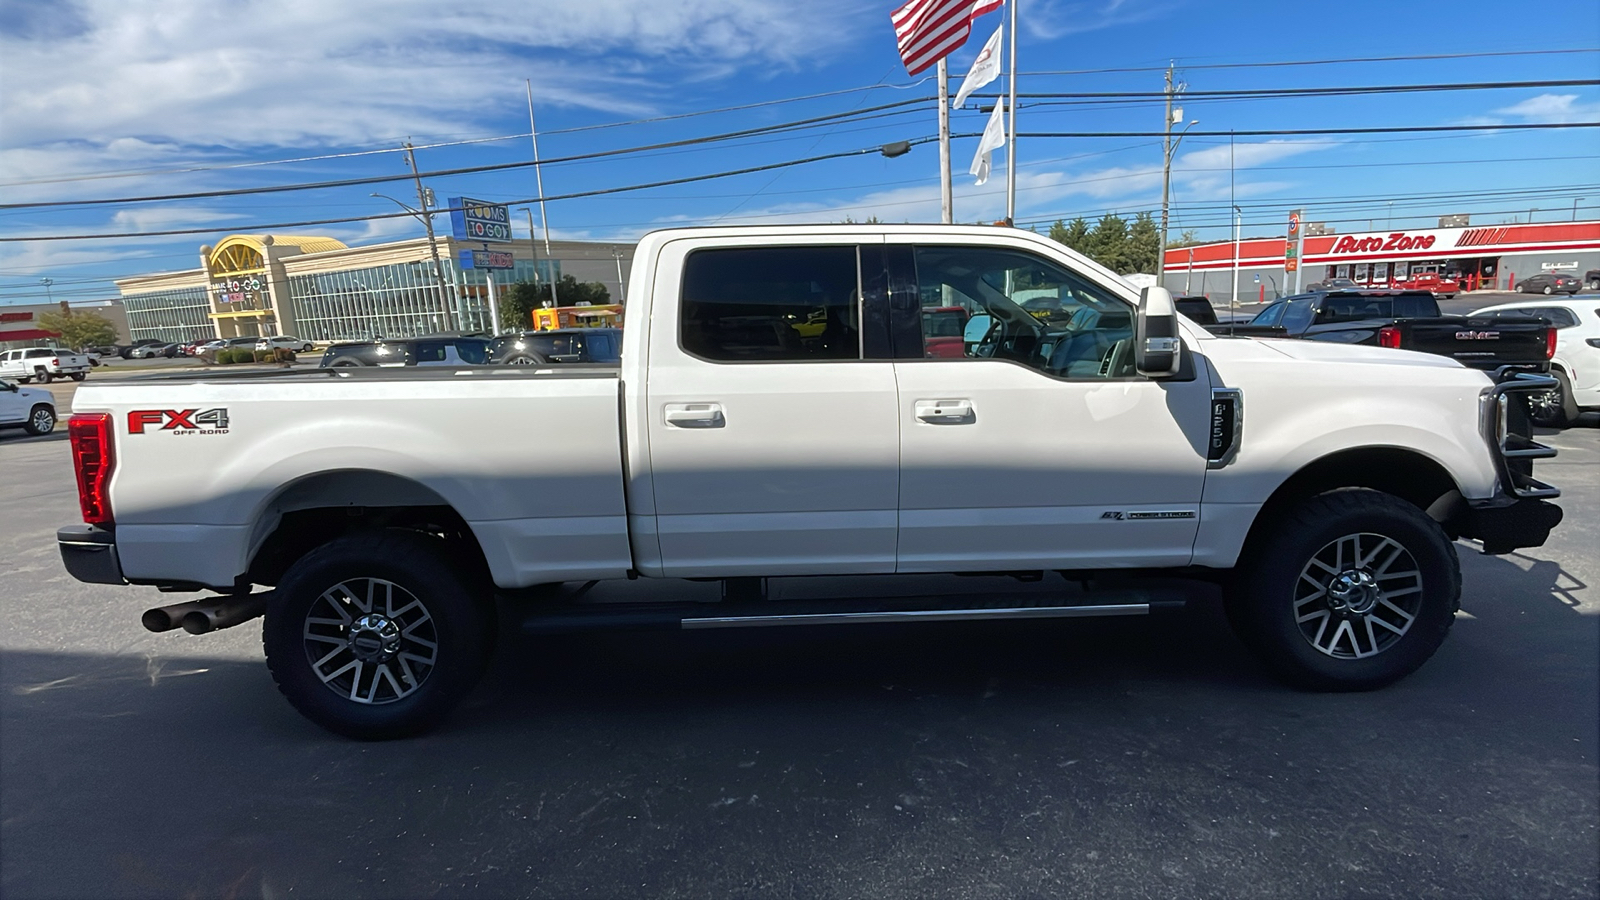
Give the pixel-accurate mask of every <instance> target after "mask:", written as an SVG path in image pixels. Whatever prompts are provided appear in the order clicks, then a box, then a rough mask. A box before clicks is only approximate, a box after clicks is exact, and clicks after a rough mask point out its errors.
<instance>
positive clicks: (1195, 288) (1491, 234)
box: [1163, 222, 1600, 303]
mask: <svg viewBox="0 0 1600 900" xmlns="http://www.w3.org/2000/svg"><path fill="white" fill-rule="evenodd" d="M1238 246H1239V263H1238V266H1239V276H1240V277H1239V297H1238V300H1239V302H1241V303H1248V302H1251V301H1255V300H1259V299H1266V298H1270V297H1272V296H1275V295H1277V294H1280V293H1290V292H1292V291H1294V290H1295V288H1296V286H1297V285H1300V286H1303V285H1308V284H1311V283H1312V282H1316V281H1322V280H1324V279H1327V278H1349V279H1351V280H1352V281H1355V282H1356V283H1357V284H1362V285H1368V286H1373V287H1388V286H1390V285H1391V284H1393V283H1395V282H1399V281H1404V280H1406V279H1408V278H1412V277H1415V276H1416V275H1418V274H1421V273H1424V272H1435V273H1438V274H1440V275H1444V276H1447V277H1450V278H1453V279H1455V280H1457V281H1458V282H1459V283H1460V284H1461V287H1462V290H1468V291H1472V290H1514V289H1515V285H1516V284H1517V283H1518V282H1520V281H1522V280H1523V279H1525V278H1527V277H1528V276H1529V275H1536V274H1538V273H1540V272H1551V271H1555V272H1564V273H1566V274H1570V275H1577V276H1580V277H1581V276H1582V275H1583V274H1584V273H1585V272H1586V271H1588V270H1590V269H1597V268H1600V222H1557V223H1550V224H1533V225H1489V226H1482V227H1465V228H1429V229H1420V230H1413V229H1407V230H1389V231H1372V232H1363V233H1358V234H1325V235H1317V236H1314V237H1306V238H1304V240H1303V241H1302V242H1301V248H1300V259H1301V265H1300V271H1299V272H1298V273H1290V272H1286V271H1285V269H1284V248H1285V246H1286V242H1285V239H1283V238H1272V239H1252V240H1245V241H1240V242H1239V245H1238ZM1233 251H1234V242H1232V241H1222V242H1218V243H1214V244H1200V245H1197V246H1194V247H1180V248H1174V249H1169V250H1168V251H1167V253H1166V265H1165V267H1164V272H1165V279H1164V281H1163V283H1164V284H1165V285H1166V286H1167V287H1168V288H1169V289H1171V290H1173V291H1180V290H1181V291H1184V292H1185V293H1195V294H1206V295H1207V296H1211V297H1213V298H1217V297H1220V298H1221V299H1223V300H1224V301H1226V299H1227V297H1228V295H1229V291H1230V290H1231V288H1232V276H1233V268H1234V252H1233ZM1297 275H1298V279H1297V277H1296V276H1297ZM1269 285H1270V288H1269Z"/></svg>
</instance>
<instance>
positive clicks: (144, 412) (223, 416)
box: [128, 407, 228, 434]
mask: <svg viewBox="0 0 1600 900" xmlns="http://www.w3.org/2000/svg"><path fill="white" fill-rule="evenodd" d="M146 428H149V429H152V430H156V431H170V432H172V433H173V434H227V433H228V411H227V409H225V408H222V407H218V408H216V409H207V410H203V411H202V410H198V409H135V410H132V411H130V412H129V413H128V433H129V434H144V433H145V429H146Z"/></svg>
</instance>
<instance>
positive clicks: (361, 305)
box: [289, 259, 561, 341]
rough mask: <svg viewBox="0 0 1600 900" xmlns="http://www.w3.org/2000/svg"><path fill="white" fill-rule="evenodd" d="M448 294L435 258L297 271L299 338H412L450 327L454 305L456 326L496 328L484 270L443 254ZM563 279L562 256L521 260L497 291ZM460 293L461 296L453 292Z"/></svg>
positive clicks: (292, 282)
mask: <svg viewBox="0 0 1600 900" xmlns="http://www.w3.org/2000/svg"><path fill="white" fill-rule="evenodd" d="M442 262H443V263H444V266H445V290H444V293H443V299H442V300H441V294H440V290H439V284H438V281H437V279H436V278H435V277H434V274H433V263H432V261H431V260H429V261H421V262H407V263H391V264H388V265H380V266H369V267H366V268H357V269H341V270H339V271H332V272H318V273H315V274H309V275H290V276H289V295H290V303H291V305H292V309H293V312H294V322H295V328H296V329H297V333H296V334H295V336H296V337H299V338H304V339H306V340H308V341H355V340H370V339H372V338H375V337H391V338H392V337H411V336H414V335H419V334H429V333H433V332H439V331H445V330H447V327H448V326H447V325H446V323H445V317H444V310H445V309H446V307H447V306H448V308H449V309H450V310H451V311H452V315H453V318H454V320H455V321H454V330H459V331H467V332H472V331H484V332H487V331H489V330H490V327H491V324H492V322H491V318H490V314H489V289H488V282H487V279H486V277H485V275H486V272H485V271H484V270H481V269H459V268H457V267H456V265H455V261H454V260H452V259H443V260H442ZM536 276H537V277H538V278H539V279H540V280H541V281H542V280H548V279H550V278H552V277H554V278H560V277H561V262H560V260H548V259H541V260H539V261H538V265H537V269H536V268H535V265H534V261H532V260H525V259H519V260H516V268H514V269H509V270H498V271H496V273H495V287H496V289H497V291H498V290H499V289H502V288H503V287H505V286H509V285H510V284H513V283H515V282H518V281H529V282H531V281H533V280H534V279H535V277H536ZM456 294H459V296H452V295H456Z"/></svg>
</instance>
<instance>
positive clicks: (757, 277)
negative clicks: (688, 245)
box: [678, 244, 862, 363]
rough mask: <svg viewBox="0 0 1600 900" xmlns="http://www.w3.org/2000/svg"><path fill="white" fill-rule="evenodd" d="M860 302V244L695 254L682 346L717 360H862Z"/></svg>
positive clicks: (689, 267)
mask: <svg viewBox="0 0 1600 900" xmlns="http://www.w3.org/2000/svg"><path fill="white" fill-rule="evenodd" d="M860 298H861V290H860V276H859V273H858V260H857V250H856V247H855V245H854V244H851V245H848V246H828V245H819V246H797V247H725V248H708V249H703V250H695V251H692V252H690V253H689V255H688V256H687V257H686V258H685V260H684V268H683V294H682V306H681V309H680V314H679V331H678V338H679V343H680V345H681V346H682V347H683V350H684V351H685V352H686V353H689V354H690V355H692V356H696V357H698V358H700V359H704V360H708V361H711V362H727V363H737V362H797V361H812V360H847V359H860V358H861V355H862V354H861V306H860Z"/></svg>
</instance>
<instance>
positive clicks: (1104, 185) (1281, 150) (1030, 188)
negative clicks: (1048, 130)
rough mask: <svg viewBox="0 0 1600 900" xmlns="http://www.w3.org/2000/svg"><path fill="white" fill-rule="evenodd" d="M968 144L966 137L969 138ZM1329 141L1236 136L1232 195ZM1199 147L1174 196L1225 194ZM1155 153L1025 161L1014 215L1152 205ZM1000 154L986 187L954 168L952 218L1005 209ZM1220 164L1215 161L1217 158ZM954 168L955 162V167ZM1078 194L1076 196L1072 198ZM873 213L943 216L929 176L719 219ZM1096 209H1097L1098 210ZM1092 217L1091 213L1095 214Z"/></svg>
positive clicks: (1278, 187)
mask: <svg viewBox="0 0 1600 900" xmlns="http://www.w3.org/2000/svg"><path fill="white" fill-rule="evenodd" d="M966 144H967V145H968V146H970V144H971V142H970V141H968V142H966ZM1327 146H1329V145H1328V144H1325V143H1314V142H1296V141H1265V142H1253V143H1240V144H1237V145H1236V147H1235V168H1236V170H1237V172H1238V174H1239V177H1240V179H1241V180H1239V181H1238V182H1237V184H1235V185H1233V186H1232V188H1231V192H1232V195H1233V196H1234V197H1235V198H1237V199H1247V198H1250V197H1256V196H1262V195H1265V194H1272V193H1275V192H1278V191H1282V190H1286V189H1289V188H1291V187H1293V186H1294V185H1293V184H1292V183H1290V182H1284V181H1260V180H1251V179H1250V178H1248V177H1247V174H1248V172H1249V171H1250V170H1251V169H1252V168H1254V167H1257V166H1262V165H1265V164H1267V163H1269V162H1272V161H1275V160H1279V159H1284V158H1286V157H1290V156H1295V155H1298V154H1300V153H1307V152H1311V151H1314V150H1320V149H1324V148H1326V147H1327ZM1221 151H1222V152H1221V154H1220V155H1219V154H1218V153H1217V148H1206V149H1204V150H1198V151H1195V152H1193V153H1190V154H1185V155H1184V156H1183V157H1181V158H1180V159H1181V163H1180V164H1179V165H1175V166H1174V168H1173V196H1174V198H1175V201H1176V198H1178V197H1179V195H1180V193H1181V197H1182V199H1183V200H1188V201H1195V200H1211V199H1219V198H1226V197H1228V196H1229V194H1230V186H1229V184H1228V175H1227V172H1226V171H1223V172H1222V173H1221V175H1220V176H1219V175H1217V174H1216V173H1214V172H1201V171H1196V170H1200V169H1215V168H1224V169H1225V167H1226V166H1227V164H1228V157H1227V152H1228V148H1227V147H1226V146H1223V147H1222V148H1221ZM962 152H963V149H962V145H959V144H958V145H957V147H956V149H955V156H956V157H957V160H958V161H959V160H960V159H961V157H962ZM1155 155H1156V157H1157V160H1156V161H1155V162H1152V163H1151V164H1149V165H1145V166H1113V167H1108V168H1103V169H1091V170H1085V171H1080V172H1070V171H1066V170H1063V169H1054V168H1036V167H1028V166H1025V167H1024V168H1023V169H1022V171H1021V172H1019V173H1018V178H1017V217H1018V218H1019V219H1024V220H1026V219H1031V218H1035V217H1037V216H1038V215H1055V214H1057V212H1056V211H1057V210H1060V209H1061V208H1062V206H1063V204H1068V203H1071V204H1072V205H1074V206H1080V207H1088V208H1097V209H1115V208H1121V209H1125V210H1138V209H1150V208H1153V207H1156V206H1157V205H1158V204H1159V203H1160V202H1161V201H1160V198H1161V193H1160V191H1161V166H1160V164H1159V157H1160V152H1159V150H1158V151H1157V152H1156V154H1155ZM1003 159H1004V157H1003V156H1001V157H1000V158H999V159H997V160H996V175H995V176H994V177H993V178H991V179H990V181H989V183H988V184H986V185H984V186H983V187H977V186H975V185H973V184H972V179H971V177H969V176H965V175H962V174H958V175H957V176H956V178H955V182H954V194H955V218H956V221H958V222H992V221H996V220H998V219H1001V218H1003V217H1004V216H1005V206H1006V204H1005V179H1004V177H1003V175H1001V174H1000V173H1001V172H1003V165H1004V164H1003ZM1219 163H1220V165H1219ZM957 169H958V172H959V166H958V167H957ZM1074 198H1077V201H1078V202H1074ZM874 215H875V216H877V217H878V218H880V219H882V220H883V221H885V222H901V221H910V222H937V221H939V217H940V210H939V188H938V184H937V183H936V182H935V181H934V180H933V179H929V181H928V183H926V184H921V185H916V186H911V187H903V188H896V189H892V190H877V191H869V192H867V193H865V194H861V195H858V196H855V197H850V198H841V199H838V200H835V201H832V202H826V201H824V202H797V203H778V204H773V205H770V206H767V207H765V208H762V207H756V206H751V207H749V208H745V209H741V210H740V211H739V212H737V213H736V214H734V215H732V216H728V217H727V218H724V219H722V220H721V222H722V224H784V223H806V222H840V221H843V220H844V219H845V217H847V216H848V217H850V218H852V219H855V220H856V221H862V220H864V219H866V218H868V217H869V216H874ZM1095 215H1098V214H1095ZM1092 217H1093V216H1091V218H1092ZM716 218H717V217H716V216H687V215H675V216H667V217H662V218H660V219H657V220H656V222H655V223H654V224H655V227H665V226H671V225H682V224H706V223H709V222H711V221H713V220H716Z"/></svg>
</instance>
